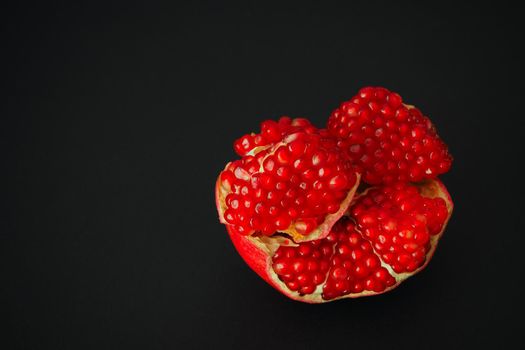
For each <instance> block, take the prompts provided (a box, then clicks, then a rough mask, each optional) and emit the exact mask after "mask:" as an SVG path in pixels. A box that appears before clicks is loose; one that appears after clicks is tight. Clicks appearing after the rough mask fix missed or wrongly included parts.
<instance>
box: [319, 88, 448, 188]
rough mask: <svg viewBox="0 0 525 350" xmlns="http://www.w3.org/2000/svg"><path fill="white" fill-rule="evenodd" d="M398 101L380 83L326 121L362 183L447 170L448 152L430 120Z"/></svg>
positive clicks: (422, 176) (403, 179) (406, 178)
mask: <svg viewBox="0 0 525 350" xmlns="http://www.w3.org/2000/svg"><path fill="white" fill-rule="evenodd" d="M402 102H403V101H402V99H401V97H400V96H399V95H398V94H396V93H394V92H390V91H389V90H387V89H385V88H381V87H378V88H373V87H367V88H363V89H361V90H360V91H359V93H358V94H357V95H356V96H354V97H353V98H352V99H351V100H350V101H347V102H343V103H342V104H341V106H340V107H339V108H338V109H336V110H335V111H334V112H333V113H332V115H331V116H330V118H329V120H328V130H329V131H330V132H331V133H332V134H333V135H335V136H336V137H338V138H339V139H340V142H339V146H340V147H341V148H342V149H343V150H345V151H346V152H347V153H348V155H349V156H350V158H351V159H352V163H353V164H354V166H355V168H356V170H357V172H359V173H361V174H363V181H365V182H366V183H369V184H372V185H377V184H392V183H394V182H398V181H401V182H407V181H412V182H417V181H421V180H423V179H429V178H434V177H436V176H437V175H439V174H443V173H445V172H447V171H448V170H449V169H450V166H451V163H452V157H451V156H450V155H449V154H448V149H447V146H446V145H445V143H443V141H441V139H440V138H439V137H438V135H437V134H436V131H435V128H434V126H433V125H432V123H431V122H430V120H429V119H428V118H427V117H425V116H423V114H421V112H420V111H419V110H418V109H417V108H413V107H408V106H406V105H403V103H402Z"/></svg>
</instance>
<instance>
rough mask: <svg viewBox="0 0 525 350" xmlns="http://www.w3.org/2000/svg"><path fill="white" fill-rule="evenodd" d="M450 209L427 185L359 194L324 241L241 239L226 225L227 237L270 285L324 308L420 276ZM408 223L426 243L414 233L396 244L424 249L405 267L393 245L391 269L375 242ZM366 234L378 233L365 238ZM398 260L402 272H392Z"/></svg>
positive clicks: (440, 188)
mask: <svg viewBox="0 0 525 350" xmlns="http://www.w3.org/2000/svg"><path fill="white" fill-rule="evenodd" d="M443 205H444V206H443ZM452 207H453V205H452V201H451V199H450V196H449V194H448V192H447V190H446V188H445V186H444V185H443V184H442V183H441V182H440V181H438V180H428V181H426V182H424V183H421V184H419V185H417V186H414V185H395V186H391V187H382V188H371V189H369V190H367V191H365V192H364V193H363V194H361V195H360V196H359V197H358V198H357V200H356V201H355V202H354V204H353V206H352V207H351V209H350V216H344V217H342V218H341V219H340V220H339V221H338V222H337V223H336V224H335V225H334V226H333V227H332V229H331V231H330V233H329V234H328V236H326V237H325V238H323V239H318V240H314V241H309V242H303V243H299V244H297V243H295V242H293V241H292V240H291V239H289V238H286V237H283V236H281V235H278V236H273V237H267V236H264V235H253V236H245V235H240V234H238V233H237V232H235V231H234V230H232V226H228V232H229V234H230V238H231V239H232V242H233V243H234V245H235V247H236V249H237V251H238V252H239V254H240V255H241V256H242V258H243V259H244V260H245V261H246V263H247V264H248V265H249V266H250V267H251V268H252V269H253V270H254V271H255V272H257V273H258V274H259V275H260V276H261V277H262V278H263V279H264V280H265V281H267V282H268V283H269V284H270V285H272V286H273V287H275V288H276V289H277V290H279V291H280V292H281V293H283V294H285V295H286V296H288V297H290V298H292V299H295V300H299V301H303V302H307V303H323V302H327V301H332V300H336V299H340V298H356V297H361V296H369V295H375V294H381V293H384V292H387V291H389V290H392V289H393V288H395V287H397V286H398V285H399V284H400V283H401V282H403V281H404V280H405V279H407V278H408V277H410V276H412V275H413V274H415V273H417V272H419V271H421V270H422V269H423V268H424V267H425V266H426V264H428V262H429V261H430V259H431V257H432V255H433V253H434V251H435V249H436V247H437V244H438V241H439V238H440V237H441V235H442V234H443V231H444V229H445V226H446V224H447V221H448V219H449V218H450V215H451V213H452ZM443 210H445V211H443ZM443 214H444V215H443ZM425 220H426V221H425ZM407 222H409V223H411V225H409V226H411V227H415V228H417V229H418V230H421V232H423V231H425V230H426V231H425V232H427V233H428V235H429V239H428V241H427V240H425V239H421V240H417V239H415V233H414V235H412V237H411V238H410V239H408V240H407V239H406V237H403V238H400V239H401V241H400V242H405V241H406V242H408V243H406V242H405V243H406V244H410V243H415V244H417V245H418V247H423V248H424V249H423V250H422V253H421V255H417V254H416V255H411V256H410V257H409V259H408V260H407V261H405V260H404V258H401V259H400V257H403V256H404V255H406V254H407V253H406V251H404V250H399V249H398V250H396V249H397V246H396V249H394V252H395V254H394V258H393V260H392V261H393V262H392V263H387V262H386V261H385V257H384V255H385V252H384V250H378V249H377V247H376V246H375V245H376V243H377V242H380V241H381V239H380V238H378V237H379V236H381V235H386V236H387V241H388V242H391V241H392V237H395V236H396V235H397V236H399V237H401V236H400V235H399V233H400V232H401V230H405V229H406V227H407V225H408V224H407ZM420 222H423V224H420ZM398 225H399V226H398ZM372 229H376V230H377V231H378V232H376V234H372V235H371V234H370V232H371V230H372ZM436 230H438V231H436ZM403 240H405V241H403ZM400 244H401V248H402V249H405V248H403V244H402V243H400ZM392 246H395V245H392ZM415 251H418V250H417V249H416V250H414V252H415ZM399 261H401V262H403V265H402V267H403V269H401V270H400V271H396V268H397V267H396V266H397V265H396V264H398V263H399ZM407 266H408V267H410V269H409V268H407ZM412 266H415V268H412Z"/></svg>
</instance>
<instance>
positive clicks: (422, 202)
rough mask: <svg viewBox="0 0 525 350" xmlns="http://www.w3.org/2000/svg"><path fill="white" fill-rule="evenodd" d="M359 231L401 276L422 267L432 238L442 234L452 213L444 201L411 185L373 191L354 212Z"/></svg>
mask: <svg viewBox="0 0 525 350" xmlns="http://www.w3.org/2000/svg"><path fill="white" fill-rule="evenodd" d="M351 215H352V217H354V218H355V220H356V222H357V224H358V229H359V231H360V232H362V234H363V236H364V237H365V238H366V239H367V240H369V241H370V242H371V243H372V244H373V247H374V250H375V251H376V252H377V253H378V254H379V255H380V256H381V259H382V260H383V261H384V262H385V263H387V264H389V265H390V266H392V269H393V270H394V271H395V272H397V273H403V272H412V271H415V270H416V269H417V268H418V267H420V266H421V265H422V264H423V263H424V261H425V258H426V254H427V253H428V251H429V249H430V236H431V235H436V234H438V233H439V232H441V229H442V227H443V224H444V222H445V220H446V218H447V215H448V210H447V207H446V203H445V201H444V200H443V199H442V198H424V197H422V196H421V195H420V194H419V190H418V188H417V187H415V186H412V185H409V184H402V183H399V184H396V185H395V186H389V187H381V188H376V189H372V190H370V191H369V192H368V193H367V195H366V196H363V197H362V198H359V199H358V200H357V202H356V203H355V205H354V206H353V207H352V209H351Z"/></svg>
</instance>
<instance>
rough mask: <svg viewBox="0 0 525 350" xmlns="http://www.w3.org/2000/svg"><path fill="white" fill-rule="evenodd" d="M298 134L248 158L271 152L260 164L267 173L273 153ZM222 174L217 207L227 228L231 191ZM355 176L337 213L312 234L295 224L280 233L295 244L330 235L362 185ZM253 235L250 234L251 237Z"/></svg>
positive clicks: (218, 184) (260, 167) (268, 146)
mask: <svg viewBox="0 0 525 350" xmlns="http://www.w3.org/2000/svg"><path fill="white" fill-rule="evenodd" d="M297 133H298V132H295V133H292V134H289V135H287V136H286V137H285V139H284V140H283V141H281V142H278V143H274V144H272V145H267V146H261V147H255V148H254V149H252V150H251V151H250V152H248V153H247V154H246V156H255V155H256V154H258V153H259V152H261V151H266V150H269V152H268V154H267V155H266V156H265V157H263V158H262V159H261V161H260V163H259V173H263V172H264V171H265V170H264V167H263V164H264V161H265V160H266V158H268V157H271V156H273V155H274V153H273V152H274V151H276V150H277V149H278V148H279V147H280V146H283V145H287V144H288V143H290V142H292V141H293V140H294V139H295V138H294V134H297ZM231 164H232V162H229V163H228V164H226V166H225V167H224V170H231V169H229V168H230V166H231ZM221 174H222V172H221ZM221 174H219V177H218V179H217V184H216V205H217V210H218V212H219V220H220V222H221V223H223V224H225V225H226V226H229V225H230V224H229V223H228V222H227V221H226V220H225V219H224V212H225V211H226V209H227V205H226V201H225V199H226V196H227V195H228V194H229V193H231V189H230V188H227V187H225V186H224V184H223V183H222V182H221ZM255 174H257V173H254V174H251V176H253V175H255ZM354 175H355V183H354V185H353V186H352V188H351V189H350V190H349V191H348V193H347V195H346V197H345V198H344V199H343V200H342V201H341V203H340V205H339V209H338V210H337V212H335V213H333V214H327V215H326V216H325V219H324V221H323V222H322V223H321V224H320V225H318V226H317V227H316V228H315V229H314V230H313V231H312V232H310V233H308V234H307V235H302V234H300V233H299V232H297V231H296V230H295V228H294V222H292V223H291V224H290V226H289V227H288V229H285V230H280V231H279V232H280V233H282V234H286V235H288V236H289V237H290V238H291V239H292V240H293V242H296V243H301V242H306V241H312V240H316V239H320V238H324V237H325V236H326V234H328V232H329V231H330V229H331V228H332V226H333V225H334V224H335V223H336V222H337V220H338V219H339V218H340V217H341V216H343V214H344V213H345V212H346V211H347V209H348V207H349V206H350V203H351V202H352V199H353V198H354V195H355V193H356V191H357V188H358V186H359V183H360V174H358V173H355V174H354ZM251 235H252V234H250V236H251Z"/></svg>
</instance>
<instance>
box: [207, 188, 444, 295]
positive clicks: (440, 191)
mask: <svg viewBox="0 0 525 350" xmlns="http://www.w3.org/2000/svg"><path fill="white" fill-rule="evenodd" d="M415 185H416V186H418V187H419V189H420V193H421V195H422V196H423V197H427V198H437V197H439V198H442V199H444V200H445V202H446V205H447V210H448V215H447V218H446V220H445V222H444V223H443V227H442V229H441V231H440V232H439V233H438V234H436V235H433V236H432V237H431V243H430V244H431V247H430V250H429V251H428V252H427V254H426V257H425V262H424V263H423V265H422V266H420V267H419V268H418V269H417V270H415V271H413V272H407V273H395V272H394V271H393V270H392V268H391V267H390V266H389V265H387V264H385V263H384V262H383V261H382V260H381V258H380V260H381V265H382V266H383V267H385V268H387V270H388V271H389V273H390V274H391V275H392V276H393V277H394V278H395V279H396V283H395V284H394V285H392V286H390V287H388V288H386V289H385V290H383V291H381V292H374V291H363V292H361V293H350V294H346V295H342V296H340V297H337V298H333V299H328V300H327V299H324V298H323V296H322V286H323V285H324V283H322V284H320V285H319V286H317V289H316V291H315V292H314V293H312V294H307V295H301V294H300V293H298V292H295V291H291V290H290V289H288V287H287V286H286V285H285V284H284V282H282V281H281V280H280V279H279V277H278V276H277V274H276V273H275V272H274V271H273V268H272V258H273V255H274V254H275V252H276V250H277V249H278V248H279V247H280V246H282V245H296V244H295V243H294V242H293V241H292V240H290V239H287V238H284V237H281V236H276V237H265V236H255V237H254V236H243V235H239V234H237V233H235V232H232V230H231V229H230V226H229V225H226V228H227V231H228V234H229V236H230V239H231V241H232V243H233V245H234V246H235V248H236V250H237V252H238V253H239V255H240V256H241V257H242V259H243V260H244V261H245V262H246V264H247V265H248V266H249V267H250V268H251V269H252V270H253V271H255V272H256V273H257V274H258V275H259V276H260V277H261V278H262V279H263V280H265V281H266V282H267V283H268V284H270V285H271V286H272V287H274V288H275V289H276V290H278V291H279V292H281V293H282V294H284V295H286V296H287V297H289V298H290V299H293V300H297V301H300V302H304V303H309V304H317V303H326V302H331V301H335V300H339V299H347V298H360V297H365V296H372V295H379V294H383V293H386V292H389V291H391V290H393V289H395V288H397V287H398V286H399V285H400V284H401V283H402V282H404V281H405V280H406V279H407V278H408V277H411V276H413V275H415V274H416V273H418V272H420V271H422V270H423V269H424V268H425V267H426V266H427V265H428V263H429V262H430V260H431V259H432V256H433V255H434V253H435V251H436V248H437V245H438V242H439V240H440V238H441V237H442V235H443V232H444V231H445V228H446V226H447V224H448V221H449V220H450V217H451V215H452V211H453V208H454V204H453V202H452V198H451V197H450V194H449V193H448V191H447V189H446V187H445V185H444V184H443V183H442V182H441V181H440V180H437V179H433V180H425V181H423V182H420V183H417V184H415ZM218 186H219V184H218ZM370 189H371V188H369V189H367V190H365V191H364V192H363V193H361V194H360V195H359V197H361V196H364V195H366V193H367V192H368V191H369V190H370ZM216 198H217V199H216V200H217V206H218V208H219V206H220V201H219V197H218V196H217V197H216ZM325 282H326V281H325Z"/></svg>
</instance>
